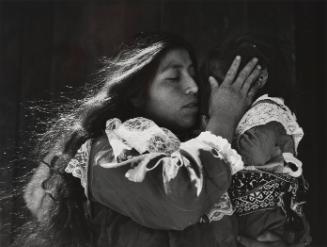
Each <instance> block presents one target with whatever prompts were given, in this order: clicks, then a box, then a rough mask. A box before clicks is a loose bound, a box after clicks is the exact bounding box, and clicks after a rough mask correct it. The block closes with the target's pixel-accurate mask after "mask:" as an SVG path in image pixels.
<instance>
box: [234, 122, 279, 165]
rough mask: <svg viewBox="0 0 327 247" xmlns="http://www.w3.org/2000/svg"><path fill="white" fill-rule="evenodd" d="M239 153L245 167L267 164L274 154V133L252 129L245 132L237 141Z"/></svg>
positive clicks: (275, 147)
mask: <svg viewBox="0 0 327 247" xmlns="http://www.w3.org/2000/svg"><path fill="white" fill-rule="evenodd" d="M239 152H240V154H241V155H242V157H243V160H244V162H245V164H246V165H254V166H260V165H264V164H265V163H267V162H268V161H269V160H270V159H271V158H272V157H273V156H275V155H276V152H280V149H279V147H277V146H276V136H275V133H274V132H273V131H271V130H269V129H264V128H262V129H260V128H257V127H256V128H252V129H250V130H248V131H246V132H245V133H244V134H243V135H242V136H241V138H240V140H239Z"/></svg>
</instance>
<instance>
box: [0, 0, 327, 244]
mask: <svg viewBox="0 0 327 247" xmlns="http://www.w3.org/2000/svg"><path fill="white" fill-rule="evenodd" d="M325 10H326V5H324V4H322V3H321V4H319V3H316V4H309V3H305V2H301V3H296V4H295V3H291V2H285V1H284V2H275V1H271V2H270V1H260V2H254V1H249V0H243V1H225V2H223V1H213V0H212V1H210V0H202V1H200V0H189V1H186V0H184V1H178V0H175V1H174V0H158V1H154V0H153V1H150V0H148V1H145V0H144V1H128V0H121V1H118V0H116V1H115V0H113V1H101V2H95V1H93V2H91V1H73V0H71V1H1V2H0V113H1V115H0V154H1V163H0V166H1V167H0V172H1V173H0V185H1V190H0V191H10V190H13V189H15V188H14V187H15V186H14V184H13V183H12V181H13V179H14V178H15V177H18V176H20V175H21V174H22V173H24V172H23V171H26V169H31V168H29V167H28V168H26V167H23V168H22V167H21V162H16V163H15V162H12V160H13V159H16V158H19V155H17V154H12V150H14V149H15V147H16V148H17V147H19V146H21V145H22V143H23V142H24V138H26V135H25V134H24V131H25V130H26V126H27V125H29V124H30V121H31V119H30V118H28V117H27V116H28V115H29V112H28V110H27V109H25V108H24V105H23V104H24V102H26V100H40V99H41V100H42V99H54V98H57V97H59V96H60V95H61V92H64V91H67V90H72V89H71V88H76V87H78V86H80V85H83V84H84V83H85V82H87V81H88V80H89V78H90V74H92V73H93V72H94V70H95V69H96V68H97V61H98V59H99V58H100V57H102V56H108V55H109V56H110V55H111V54H112V53H113V51H114V50H115V49H116V48H117V47H118V46H119V45H120V43H121V42H122V41H123V40H125V39H126V38H128V37H130V36H132V35H133V34H135V33H136V32H139V31H168V32H171V33H176V34H180V35H182V36H183V37H184V38H186V39H187V40H188V41H190V42H191V43H192V44H193V46H194V47H195V48H196V50H197V52H198V56H199V57H200V58H201V57H203V56H204V54H206V52H207V51H208V49H210V48H212V47H214V46H217V45H219V43H220V42H221V41H222V39H223V37H225V35H226V34H227V33H228V32H230V31H231V30H234V29H241V30H249V29H256V30H262V31H263V32H265V33H267V34H269V35H273V36H276V37H278V39H279V40H282V41H283V42H282V43H281V46H282V47H281V49H282V51H283V56H284V58H285V59H286V61H287V63H286V66H287V71H288V72H289V75H288V76H289V78H290V79H289V80H288V81H287V82H285V88H291V89H292V92H294V93H292V95H291V99H289V100H290V101H292V104H294V105H295V108H296V109H297V113H298V115H299V121H300V123H301V124H302V125H303V126H304V129H305V132H306V133H307V134H306V137H305V139H304V141H303V145H302V146H301V156H302V159H303V160H304V161H305V166H306V168H305V169H306V172H307V174H308V175H307V177H308V180H309V182H310V183H311V184H312V187H311V188H312V189H313V190H314V192H311V194H310V195H309V202H308V211H309V212H308V215H309V219H310V221H311V223H312V232H313V237H314V240H315V244H317V245H319V244H320V245H324V244H326V245H327V240H326V236H325V235H324V234H323V230H324V229H325V228H326V227H327V224H326V220H327V217H326V212H324V211H326V210H324V208H326V206H327V205H326V198H325V197H326V196H327V195H326V190H325V188H324V186H325V183H324V178H325V176H327V172H326V168H324V167H325V163H326V158H325V157H324V155H323V154H324V151H327V150H326V148H325V145H323V143H324V142H323V141H322V140H323V139H324V138H326V137H327V136H326V131H325V130H324V129H325V128H324V126H325V125H324V124H325V123H326V112H325V111H324V110H323V109H324V106H325V105H326V102H325V101H323V96H325V95H326V87H325V86H324V84H323V81H324V78H325V77H323V74H322V72H323V69H322V67H319V66H314V65H316V64H317V63H318V62H321V61H323V59H324V58H325V56H324V55H323V54H324V53H322V52H321V49H323V48H325V47H326V46H325V44H324V42H323V39H322V38H321V37H322V36H321V35H323V34H325V33H324V31H325V25H323V24H322V23H325V22H324V21H326V19H324V17H323V16H324V15H323V14H324V13H325ZM319 25H320V26H319ZM317 42H318V43H317ZM319 42H320V43H319ZM307 43H309V48H308V47H307ZM296 58H299V59H296ZM308 58H310V61H308ZM319 59H320V60H319ZM308 64H310V66H311V67H310V66H309V68H308ZM320 66H322V65H320ZM319 73H320V74H319ZM296 76H297V78H296ZM276 85H277V84H276ZM324 90H325V91H324ZM309 109H310V110H309ZM34 121H38V120H37V119H36V118H35V119H34ZM36 124H37V123H36ZM8 164H10V166H8ZM325 187H326V186H325ZM0 195H1V197H2V198H5V195H3V194H0ZM323 196H324V197H323ZM20 203H21V200H20V199H19V198H16V197H13V198H11V199H10V200H4V199H0V246H7V245H8V243H9V242H10V238H11V232H12V230H13V229H12V228H13V227H15V224H16V223H15V222H16V221H17V219H16V218H15V217H16V216H15V215H13V214H11V213H12V212H15V209H16V208H17V204H20Z"/></svg>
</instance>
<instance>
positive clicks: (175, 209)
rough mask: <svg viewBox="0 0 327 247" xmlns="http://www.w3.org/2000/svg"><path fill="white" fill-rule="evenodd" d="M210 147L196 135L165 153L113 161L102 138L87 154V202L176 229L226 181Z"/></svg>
mask: <svg viewBox="0 0 327 247" xmlns="http://www.w3.org/2000/svg"><path fill="white" fill-rule="evenodd" d="M212 150H213V147H212V146H210V144H207V143H205V142H203V140H201V138H199V137H198V138H194V139H192V140H190V141H188V142H185V143H182V144H181V147H180V150H179V151H177V152H175V153H173V154H171V155H165V154H162V153H146V154H140V155H136V156H134V157H130V158H128V159H127V160H125V161H123V162H121V163H118V164H117V163H113V162H112V160H113V159H114V157H113V153H112V148H111V147H110V144H109V142H108V139H107V138H106V137H105V136H103V137H101V138H99V139H98V140H96V141H95V142H94V144H93V146H92V149H91V153H90V161H89V162H90V166H91V168H90V174H89V181H90V182H89V188H90V196H91V200H95V201H97V202H99V203H101V204H103V205H105V206H107V207H109V208H111V209H113V210H115V211H117V212H119V213H121V214H123V215H126V216H129V217H130V218H132V219H133V220H134V221H136V222H138V223H139V224H142V225H144V226H147V227H151V228H156V229H175V230H182V229H184V228H186V227H187V226H190V225H192V224H195V223H198V222H199V220H200V217H201V216H202V215H203V214H204V213H205V212H206V211H207V210H209V209H210V207H211V206H212V205H213V204H214V203H215V202H217V201H218V200H219V198H220V196H221V195H222V194H223V193H224V192H226V191H227V189H228V187H229V185H230V181H231V167H230V164H228V162H226V161H224V160H223V159H222V158H220V157H219V156H218V155H213V153H212V152H213V151H212ZM214 152H217V151H214ZM110 164H111V165H110ZM109 167H110V168H109ZM131 168H132V169H131ZM133 168H134V169H133Z"/></svg>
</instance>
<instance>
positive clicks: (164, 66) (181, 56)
mask: <svg viewBox="0 0 327 247" xmlns="http://www.w3.org/2000/svg"><path fill="white" fill-rule="evenodd" d="M190 66H193V62H192V59H191V56H190V54H189V52H188V51H187V50H185V49H174V50H171V51H168V52H167V54H166V55H165V56H164V57H163V58H162V60H161V62H160V65H159V71H160V72H164V71H165V70H168V69H172V68H183V67H186V68H188V67H190Z"/></svg>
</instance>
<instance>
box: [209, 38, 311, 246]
mask: <svg viewBox="0 0 327 247" xmlns="http://www.w3.org/2000/svg"><path fill="white" fill-rule="evenodd" d="M240 42H241V43H240V44H234V48H233V49H232V50H233V51H228V49H227V51H226V49H223V50H216V51H214V52H211V54H210V56H209V59H208V60H207V63H206V64H205V66H206V67H204V68H203V72H204V73H203V74H204V76H205V77H206V78H207V77H208V76H209V75H211V76H213V77H215V79H216V80H217V81H218V82H222V81H223V78H224V75H225V73H226V71H227V69H228V67H229V64H230V63H231V61H232V59H233V57H235V56H236V55H241V57H242V61H243V63H246V62H247V61H248V60H249V59H251V58H253V57H257V58H259V64H260V65H261V66H262V67H263V70H262V72H261V74H260V76H259V78H258V80H257V82H255V83H256V85H255V86H259V87H262V85H264V84H265V83H266V81H267V79H268V67H269V66H268V65H269V60H268V59H266V58H265V56H264V55H263V53H262V52H261V51H260V50H259V49H258V47H257V45H255V44H253V43H251V42H248V41H240ZM240 67H242V66H240ZM302 137H303V130H302V128H301V127H300V126H299V125H298V123H297V121H296V117H295V115H294V114H293V113H292V112H291V111H290V109H289V108H288V107H287V106H286V105H285V104H284V101H283V100H282V99H280V98H273V97H269V96H268V95H263V96H261V97H260V98H258V99H257V100H256V101H255V102H254V103H253V104H252V106H251V108H250V109H249V110H248V111H247V112H246V113H245V115H244V116H243V118H242V119H241V120H240V122H239V124H238V126H237V129H236V133H235V140H234V146H235V148H236V149H237V151H238V152H239V153H240V154H241V155H242V159H243V161H244V163H245V169H244V170H242V171H240V172H238V173H237V174H235V175H234V176H233V178H232V185H231V187H230V190H229V196H230V198H231V201H232V205H233V208H234V215H235V216H236V218H237V221H238V224H237V225H238V234H239V235H243V236H246V237H249V238H252V239H257V238H258V236H262V234H264V233H265V232H270V233H273V234H274V236H277V239H276V240H278V239H282V240H283V241H284V242H287V243H289V244H293V243H296V242H304V241H303V240H302V238H305V240H308V241H310V237H308V232H309V230H308V227H307V226H308V224H307V223H306V220H305V217H304V214H303V210H302V205H303V203H304V202H303V201H302V200H303V198H302V196H303V194H304V192H305V191H306V190H307V187H308V186H307V184H306V182H305V180H304V178H303V176H302V162H301V161H300V160H298V159H297V158H296V155H297V148H298V145H299V143H300V141H301V139H302ZM230 246H234V245H232V244H230Z"/></svg>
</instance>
